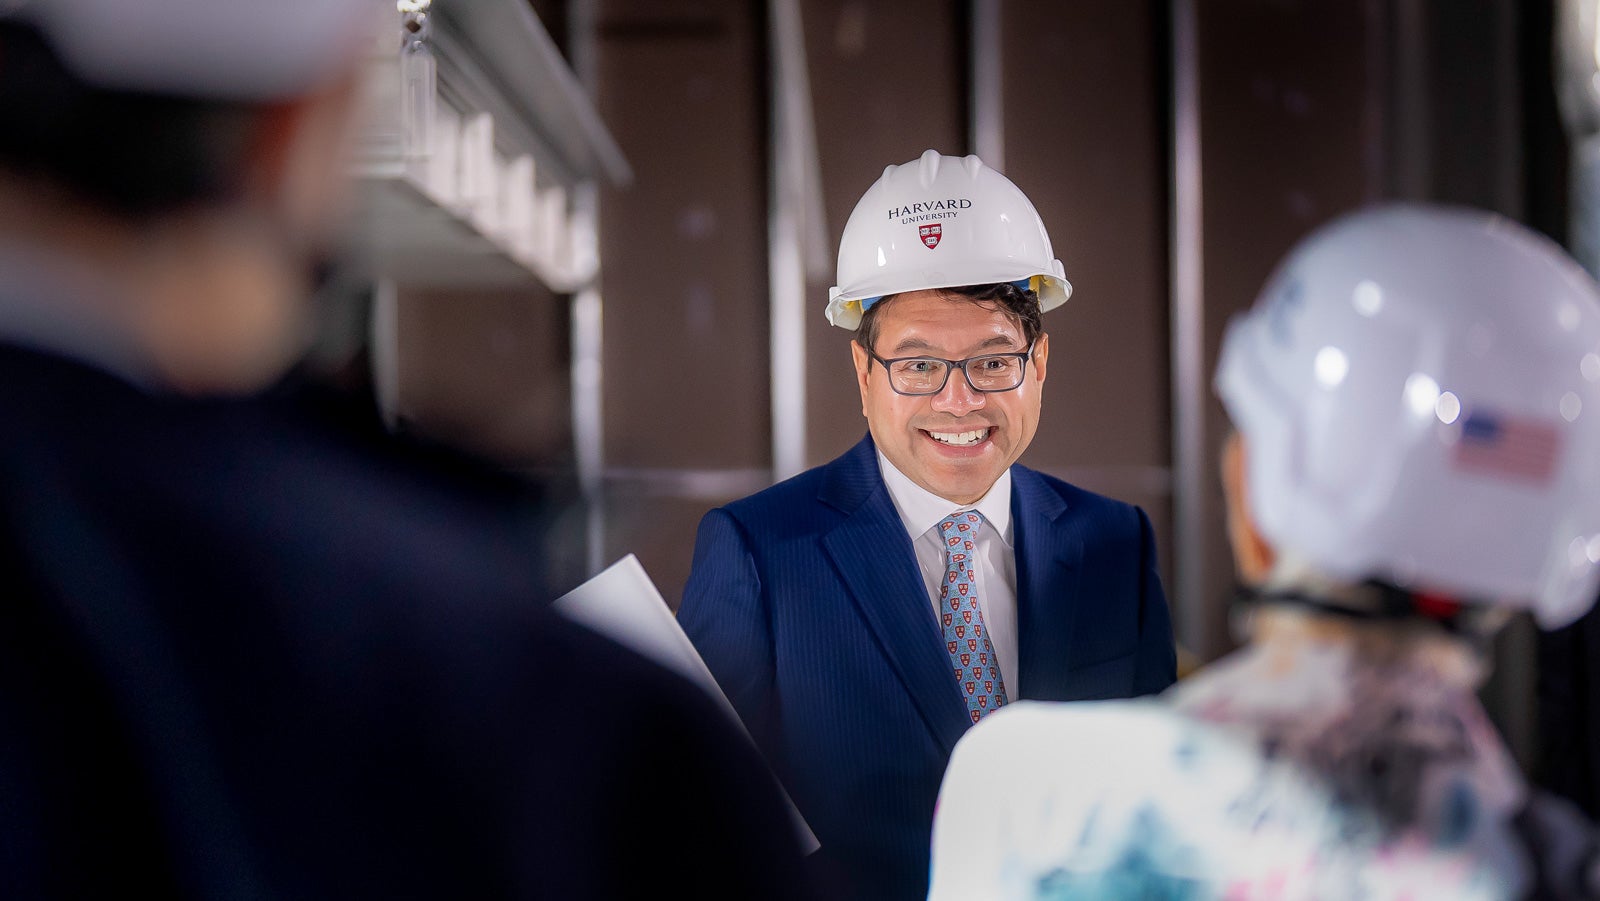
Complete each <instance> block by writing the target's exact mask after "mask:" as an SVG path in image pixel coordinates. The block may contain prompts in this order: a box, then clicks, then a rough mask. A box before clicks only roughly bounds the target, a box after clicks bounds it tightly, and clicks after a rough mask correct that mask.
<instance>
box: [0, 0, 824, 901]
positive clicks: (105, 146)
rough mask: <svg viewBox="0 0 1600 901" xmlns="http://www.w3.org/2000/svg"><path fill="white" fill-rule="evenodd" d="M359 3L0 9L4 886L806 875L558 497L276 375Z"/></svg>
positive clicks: (746, 883)
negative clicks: (580, 584)
mask: <svg viewBox="0 0 1600 901" xmlns="http://www.w3.org/2000/svg"><path fill="white" fill-rule="evenodd" d="M380 7H381V5H377V6H375V5H374V4H372V3H371V2H370V0H284V2H274V3H260V2H245V0H188V2H185V0H146V2H140V3H128V2H125V0H49V2H20V3H19V2H10V3H0V123H3V126H0V424H3V427H0V897H5V898H38V897H113V896H131V895H135V894H137V895H144V896H154V897H170V898H178V897H205V898H313V897H337V898H351V897H472V898H478V897H540V898H636V897H637V898H643V897H651V898H653V897H658V896H660V895H661V894H662V893H663V891H671V892H675V893H678V894H681V895H682V896H684V897H696V898H705V897H715V898H757V897H788V896H791V895H793V894H795V893H798V892H799V891H800V887H801V884H800V882H799V881H798V879H797V878H796V877H797V874H798V871H799V859H798V852H797V851H796V850H795V849H794V848H793V847H792V846H791V843H790V841H789V840H790V837H791V836H792V835H793V833H792V831H791V829H790V824H789V823H788V821H787V820H786V819H785V817H784V814H783V811H782V808H781V806H780V803H779V802H778V800H777V796H776V790H775V788H774V786H773V783H772V780H771V778H770V775H769V774H768V773H766V772H765V771H764V769H763V768H762V766H761V764H760V762H759V761H758V759H757V758H756V756H755V755H754V753H753V752H748V751H746V750H744V746H742V745H741V744H740V741H741V739H740V738H739V737H737V736H736V735H735V734H733V732H732V730H731V729H730V728H729V726H728V725H727V724H726V723H725V722H724V721H723V720H722V719H720V718H719V714H718V713H717V712H716V711H715V710H714V709H713V708H712V706H711V705H710V703H709V702H708V701H707V700H706V699H704V698H703V697H702V696H701V695H699V694H698V693H697V691H696V690H695V689H693V688H691V687H690V686H689V685H688V684H687V683H685V682H683V681H681V680H680V679H678V678H676V677H674V676H671V675H669V674H668V673H667V672H666V671H664V670H661V669H659V668H657V667H655V666H653V665H650V664H648V663H646V662H645V661H643V660H642V659H640V658H637V657H635V656H634V655H632V654H629V653H626V652H624V651H623V650H622V649H621V648H619V647H617V646H615V645H613V644H611V643H610V642H608V641H605V640H603V639H601V638H600V637H598V636H595V635H593V634H590V633H587V632H584V631H582V630H580V629H579V628H577V627H576V626H574V625H571V624H568V623H565V622H563V621H559V620H557V619H556V618H555V617H554V616H553V615H551V614H549V613H547V612H545V611H543V610H542V609H541V608H542V605H541V604H540V603H539V601H540V600H541V597H540V591H541V588H540V577H539V572H538V570H539V567H538V565H537V562H536V556H537V555H536V547H535V541H536V533H537V531H538V522H537V520H538V517H537V515H535V514H537V512H538V511H536V510H532V509H523V508H522V507H521V505H519V504H517V503H514V502H510V501H507V500H506V499H505V497H504V496H503V495H504V493H505V490H506V489H507V488H508V487H509V486H506V485H503V484H499V483H497V482H496V480H495V478H494V477H493V476H491V475H488V474H484V473H478V472H474V471H470V470H466V469H464V468H463V469H460V470H452V471H450V472H445V471H444V470H443V469H442V468H436V467H432V466H428V467H424V466H423V465H421V464H420V462H418V461H417V460H415V459H413V458H411V457H410V456H408V455H403V454H400V453H398V452H391V451H392V450H393V449H390V448H386V447H384V446H383V445H381V443H380V444H373V443H364V444H362V445H360V446H353V445H349V444H346V443H345V442H344V441H343V440H342V439H341V438H340V437H338V436H335V435H332V434H329V433H328V432H326V431H324V430H323V429H321V428H320V427H318V426H316V425H314V424H312V423H310V422H309V421H305V420H301V419H298V418H296V417H295V416H294V415H292V414H291V413H289V412H288V411H286V410H285V409H283V408H282V407H280V406H278V405H275V404H272V403H268V402H266V401H263V400H260V399H252V397H251V395H252V394H254V393H255V392H257V391H258V390H259V389H260V388H262V387H264V386H266V385H268V384H269V383H271V382H272V381H273V380H275V379H276V378H277V377H278V376H279V375H280V374H281V373H282V371H283V370H284V369H285V368H286V367H287V366H288V365H290V364H291V363H292V362H293V361H294V359H295V356H296V354H297V353H298V352H299V350H300V348H301V347H302V346H303V341H302V337H303V333H304V331H305V322H306V318H305V317H306V313H307V310H306V309H305V306H306V304H305V301H304V296H305V291H306V288H307V284H306V281H307V279H306V271H307V269H308V268H309V262H310V260H311V259H312V258H313V256H314V253H315V250H316V248H317V246H318V244H319V242H320V241H322V240H323V239H324V238H325V237H326V235H325V232H326V231H327V225H328V223H330V222H331V221H333V220H334V219H336V218H337V216H336V212H337V202H338V198H340V197H341V196H342V194H343V189H344V184H343V182H344V178H343V175H342V171H343V167H344V165H345V161H346V156H345V154H344V152H343V150H344V148H345V145H346V143H347V141H348V140H349V139H350V131H351V126H350V123H351V121H352V119H353V118H354V117H353V115H352V114H353V110H352V98H353V97H354V96H355V94H356V90H355V82H356V77H357V61H358V60H359V58H360V57H361V52H362V50H363V49H364V41H366V40H370V39H371V37H372V32H371V31H370V30H369V27H370V26H371V24H372V23H371V22H369V21H368V16H369V13H370V12H371V11H373V10H376V9H378V8H380Z"/></svg>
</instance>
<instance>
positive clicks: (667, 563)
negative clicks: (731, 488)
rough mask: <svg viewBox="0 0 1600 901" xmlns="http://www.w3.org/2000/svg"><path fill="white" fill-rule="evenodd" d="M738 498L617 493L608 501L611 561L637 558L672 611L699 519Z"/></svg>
mask: <svg viewBox="0 0 1600 901" xmlns="http://www.w3.org/2000/svg"><path fill="white" fill-rule="evenodd" d="M731 500H734V498H731V497H727V498H715V499H713V498H675V497H666V496H660V495H654V496H652V495H645V494H626V493H624V494H614V495H613V496H612V497H611V498H610V499H608V500H607V502H606V517H607V519H608V527H607V529H606V532H607V534H606V547H605V559H606V562H607V563H610V562H611V561H613V560H617V559H620V558H622V557H623V556H625V555H627V554H634V555H636V556H637V557H638V558H639V562H640V563H642V564H643V565H644V569H645V572H647V573H649V574H650V580H651V581H653V582H655V583H656V587H657V588H659V589H661V596H662V597H664V598H666V601H667V604H668V605H669V606H670V607H672V609H673V610H677V609H678V604H679V603H681V602H682V600H683V586H684V585H685V584H686V583H687V582H688V581H689V564H690V562H691V560H692V559H693V554H694V535H695V530H696V528H697V527H698V526H699V525H700V517H702V516H704V515H705V512H706V511H707V510H709V509H711V508H712V507H714V506H717V505H718V504H723V503H726V502H728V501H731Z"/></svg>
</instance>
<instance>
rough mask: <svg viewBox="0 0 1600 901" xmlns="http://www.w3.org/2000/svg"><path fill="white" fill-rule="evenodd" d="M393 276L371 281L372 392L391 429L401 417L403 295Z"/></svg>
mask: <svg viewBox="0 0 1600 901" xmlns="http://www.w3.org/2000/svg"><path fill="white" fill-rule="evenodd" d="M398 294H399V292H398V291H397V290H396V288H395V284H394V280H393V279H388V278H380V279H378V280H377V281H376V282H374V283H373V285H372V318H371V319H370V320H369V324H368V325H369V328H370V332H369V334H368V341H369V346H370V347H371V348H372V392H373V394H374V395H375V396H376V398H377V401H378V412H379V413H381V414H382V416H383V424H384V425H386V426H388V427H389V429H390V430H393V429H394V427H395V426H396V425H397V424H398V422H399V418H400V299H399V296H398Z"/></svg>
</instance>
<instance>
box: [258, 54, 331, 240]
mask: <svg viewBox="0 0 1600 901" xmlns="http://www.w3.org/2000/svg"><path fill="white" fill-rule="evenodd" d="M358 88H359V82H358V81H357V77H356V76H355V75H351V76H348V77H346V78H343V79H341V80H339V81H338V82H336V83H334V84H332V85H329V86H327V87H325V88H322V89H320V90H318V91H316V92H314V93H311V94H307V95H305V96H302V97H296V98H293V99H290V100H285V101H281V102H278V103H273V104H270V105H267V106H265V107H264V108H263V109H262V110H261V112H260V114H259V118H258V125H257V127H256V130H255V136H254V139H253V140H252V141H251V143H250V145H249V147H248V148H247V149H246V151H245V152H246V154H247V159H246V161H245V165H246V173H247V174H246V181H245V192H246V199H247V200H248V201H249V202H251V203H254V204H258V205H259V206H260V207H261V208H264V209H268V210H271V211H273V213H274V214H276V215H278V216H280V217H282V219H283V221H284V223H285V224H286V225H287V226H288V227H289V228H290V229H291V233H293V234H296V235H301V236H304V237H306V238H307V239H310V240H313V241H314V240H315V239H317V238H320V237H322V236H323V234H324V233H325V232H327V231H328V230H330V229H331V228H332V227H333V226H334V224H335V223H336V222H337V220H338V218H339V214H340V213H341V212H342V207H343V204H344V203H346V202H347V201H348V199H349V193H350V191H349V183H350V181H351V178H350V174H349V165H350V157H351V148H352V146H353V141H354V139H355V134H356V122H355V120H356V118H357V115H356V112H355V110H356V109H357V97H358Z"/></svg>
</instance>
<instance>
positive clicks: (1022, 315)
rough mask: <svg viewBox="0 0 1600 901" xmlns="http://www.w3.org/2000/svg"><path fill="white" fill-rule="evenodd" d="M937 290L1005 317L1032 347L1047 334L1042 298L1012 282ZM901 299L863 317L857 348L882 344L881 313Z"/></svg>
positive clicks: (892, 297)
mask: <svg viewBox="0 0 1600 901" xmlns="http://www.w3.org/2000/svg"><path fill="white" fill-rule="evenodd" d="M937 290H938V291H939V293H940V294H943V295H945V297H946V298H947V299H948V300H950V301H951V302H952V303H960V302H961V301H962V300H969V301H972V302H973V303H976V304H978V305H979V306H982V307H983V308H984V309H987V310H994V311H996V312H999V313H1002V314H1004V315H1005V317H1006V318H1007V319H1009V320H1011V322H1012V323H1013V324H1014V325H1016V326H1017V327H1018V328H1020V329H1022V340H1023V343H1025V344H1028V345H1030V346H1031V345H1032V344H1033V342H1035V341H1037V340H1038V339H1039V335H1041V334H1042V333H1043V332H1044V325H1043V323H1042V322H1041V321H1040V315H1039V295H1038V294H1037V293H1036V292H1034V291H1033V290H1031V289H1029V288H1022V287H1018V286H1017V285H1015V284H1013V283H1012V282H997V283H995V284H992V285H965V286H963V287H959V288H939V289H937ZM899 296H900V295H898V294H891V295H889V296H888V297H885V298H883V299H882V300H880V301H878V302H877V303H875V304H873V305H872V306H870V307H868V308H867V310H866V312H865V313H862V314H861V324H860V325H859V326H857V327H856V343H857V344H860V345H861V346H862V347H864V348H866V349H867V350H872V349H873V344H874V343H875V342H876V341H877V340H878V315H879V312H880V311H882V310H883V308H884V307H886V306H888V305H889V304H891V303H893V302H894V300H895V298H896V297H899Z"/></svg>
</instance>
